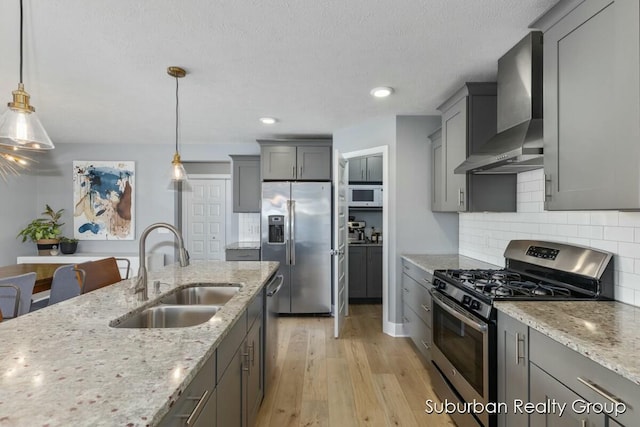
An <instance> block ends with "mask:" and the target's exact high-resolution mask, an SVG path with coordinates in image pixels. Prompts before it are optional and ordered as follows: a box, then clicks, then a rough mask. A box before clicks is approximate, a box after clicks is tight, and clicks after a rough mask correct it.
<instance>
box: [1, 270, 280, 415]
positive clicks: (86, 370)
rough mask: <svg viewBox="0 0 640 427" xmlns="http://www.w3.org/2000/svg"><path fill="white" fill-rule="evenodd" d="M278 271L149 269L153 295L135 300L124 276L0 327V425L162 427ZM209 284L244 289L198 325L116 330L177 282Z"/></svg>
mask: <svg viewBox="0 0 640 427" xmlns="http://www.w3.org/2000/svg"><path fill="white" fill-rule="evenodd" d="M277 268H278V263H277V262H216V261H208V262H204V261H202V262H199V261H194V262H192V264H191V265H190V266H188V267H184V268H181V267H179V266H177V265H171V266H167V267H164V268H163V269H161V270H159V271H157V272H151V273H149V300H148V301H144V302H140V301H138V299H137V297H138V295H136V294H134V291H133V288H134V281H133V280H124V281H122V282H119V283H116V284H114V285H111V286H108V287H106V288H102V289H99V290H97V291H94V292H91V293H88V294H85V295H81V296H79V297H77V298H73V299H71V300H67V301H64V302H61V303H59V304H56V305H54V306H52V307H47V308H45V309H42V310H39V311H36V312H33V313H29V314H27V315H25V316H22V317H19V318H17V319H14V320H10V321H7V322H2V323H0V343H2V344H1V345H0V426H44V425H47V426H51V427H54V426H69V425H75V426H114V425H121V426H146V425H157V424H158V423H159V422H160V420H161V419H162V418H163V417H164V416H165V415H166V414H167V413H168V411H169V409H170V408H171V406H172V405H173V403H174V402H175V401H176V400H177V399H178V398H179V397H180V395H181V394H182V392H183V390H184V389H185V387H186V386H188V385H189V383H190V382H191V380H192V379H193V378H194V377H195V376H196V374H197V373H198V371H199V370H200V369H201V367H202V366H203V364H204V363H205V362H206V361H207V360H208V359H209V357H210V356H211V355H212V354H213V353H214V351H215V350H216V348H217V346H218V345H219V344H220V342H221V341H222V339H223V338H224V337H225V336H226V335H227V334H228V332H229V331H230V330H231V329H232V327H233V326H234V325H235V323H236V322H237V321H238V319H239V318H240V317H241V315H242V314H243V313H244V311H245V309H246V308H247V305H248V304H249V303H250V302H251V301H252V300H253V299H254V298H255V297H256V296H257V295H258V294H259V293H260V292H261V291H262V289H263V287H264V285H265V284H266V283H267V281H268V279H269V278H270V277H271V276H272V275H273V274H274V273H275V271H276V270H277ZM155 280H159V281H160V282H161V284H160V289H159V292H158V293H156V292H155V290H154V287H153V285H152V283H153V281H155ZM203 282H207V283H220V284H228V283H234V284H235V283H237V284H240V285H241V289H240V290H239V292H238V293H237V294H236V295H234V297H233V298H232V299H231V300H229V301H228V302H227V303H226V304H225V305H224V306H223V307H222V308H221V309H220V311H218V312H217V313H216V315H215V316H214V317H213V318H212V319H211V320H209V321H208V322H205V323H203V324H200V325H197V326H193V327H186V328H172V329H127V328H122V329H120V328H113V327H111V326H110V324H115V323H114V321H115V320H116V319H118V320H124V317H126V316H127V315H130V314H132V313H137V312H139V311H141V310H142V309H144V308H146V307H148V306H151V305H154V304H155V302H156V301H157V300H158V299H159V298H160V296H161V295H163V294H166V293H167V292H169V291H171V290H172V289H174V288H176V287H180V286H183V285H187V284H189V283H203Z"/></svg>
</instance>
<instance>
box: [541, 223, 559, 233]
mask: <svg viewBox="0 0 640 427" xmlns="http://www.w3.org/2000/svg"><path fill="white" fill-rule="evenodd" d="M540 233H541V234H549V235H552V236H553V235H557V234H558V224H540Z"/></svg>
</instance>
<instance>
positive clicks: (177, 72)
mask: <svg viewBox="0 0 640 427" xmlns="http://www.w3.org/2000/svg"><path fill="white" fill-rule="evenodd" d="M167 74H169V75H170V76H171V77H175V79H176V153H175V154H174V155H173V160H172V161H171V180H172V181H174V182H183V181H187V180H188V179H189V178H188V177H187V171H186V170H184V166H183V164H182V161H181V160H180V151H179V150H178V136H179V134H178V126H179V116H178V113H179V111H180V110H179V107H180V104H179V98H178V79H181V78H182V77H184V76H186V75H187V72H186V71H185V70H184V69H183V68H180V67H169V68H167Z"/></svg>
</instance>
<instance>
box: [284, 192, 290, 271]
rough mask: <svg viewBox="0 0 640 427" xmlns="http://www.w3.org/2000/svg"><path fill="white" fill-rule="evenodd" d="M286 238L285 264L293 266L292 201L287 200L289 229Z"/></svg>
mask: <svg viewBox="0 0 640 427" xmlns="http://www.w3.org/2000/svg"><path fill="white" fill-rule="evenodd" d="M286 235H287V236H286V238H285V241H284V249H285V255H284V257H285V262H286V264H287V265H291V200H287V228H286Z"/></svg>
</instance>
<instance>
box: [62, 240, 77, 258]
mask: <svg viewBox="0 0 640 427" xmlns="http://www.w3.org/2000/svg"><path fill="white" fill-rule="evenodd" d="M77 250H78V242H60V252H62V253H63V254H65V255H71V254H75V253H76V251H77Z"/></svg>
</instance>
